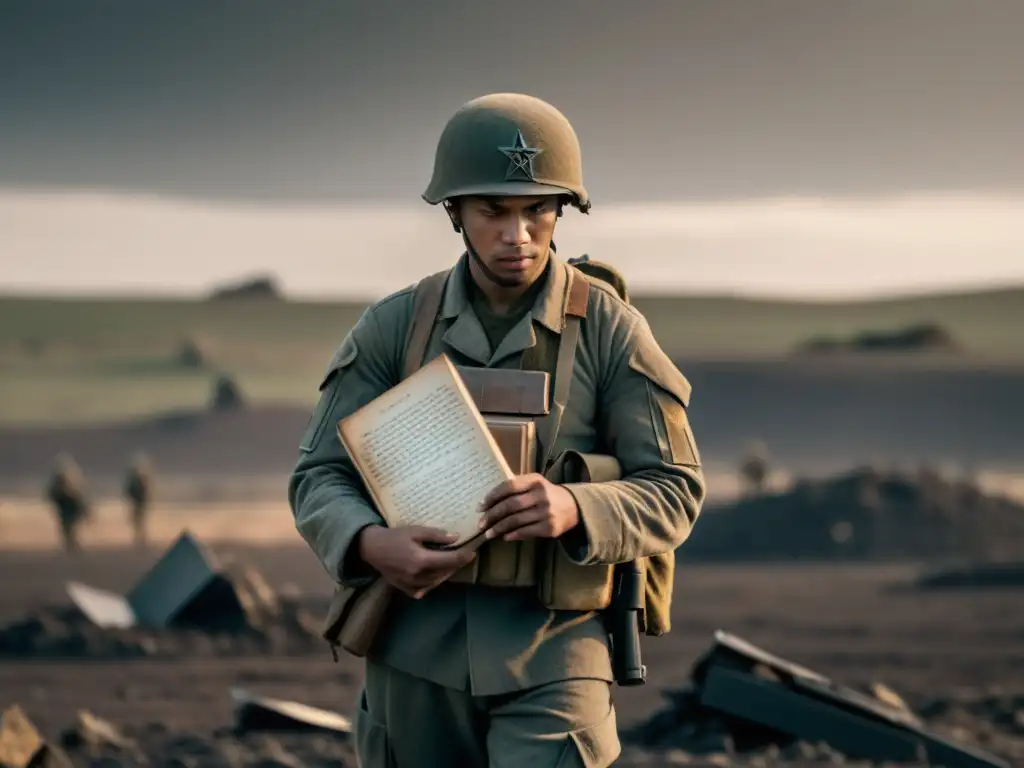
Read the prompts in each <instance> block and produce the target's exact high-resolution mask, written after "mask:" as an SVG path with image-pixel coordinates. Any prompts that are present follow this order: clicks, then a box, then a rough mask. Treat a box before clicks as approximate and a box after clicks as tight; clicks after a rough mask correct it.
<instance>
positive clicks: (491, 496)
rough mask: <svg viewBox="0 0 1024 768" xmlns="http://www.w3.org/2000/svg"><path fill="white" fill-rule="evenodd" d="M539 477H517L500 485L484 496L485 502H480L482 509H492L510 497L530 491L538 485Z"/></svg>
mask: <svg viewBox="0 0 1024 768" xmlns="http://www.w3.org/2000/svg"><path fill="white" fill-rule="evenodd" d="M537 477H538V475H516V476H515V477H513V478H512V479H511V480H506V481H504V482H502V483H499V484H498V485H496V486H495V487H494V488H492V489H491V491H490V493H488V494H487V495H486V496H484V500H483V501H482V502H480V508H481V509H483V510H487V509H490V508H491V507H493V506H494V505H495V504H497V503H498V502H499V501H501V500H502V499H504V498H506V497H508V496H513V495H515V494H518V493H523V492H525V491H528V490H529V489H530V488H532V487H533V486H534V485H536V484H537Z"/></svg>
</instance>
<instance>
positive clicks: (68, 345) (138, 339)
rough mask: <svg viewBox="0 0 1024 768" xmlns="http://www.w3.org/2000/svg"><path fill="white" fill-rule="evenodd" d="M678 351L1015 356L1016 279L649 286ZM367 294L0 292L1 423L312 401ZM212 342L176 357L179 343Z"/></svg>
mask: <svg viewBox="0 0 1024 768" xmlns="http://www.w3.org/2000/svg"><path fill="white" fill-rule="evenodd" d="M635 303H636V305H637V307H638V308H639V309H640V310H641V311H642V312H644V314H645V315H646V316H647V318H648V320H649V321H650V323H651V326H652V328H653V329H654V333H655V335H656V336H657V338H658V340H659V341H660V343H661V344H662V346H663V347H664V348H665V350H666V351H667V352H668V353H669V354H670V355H672V356H673V357H675V358H677V359H686V358H688V359H709V358H710V359H729V360H750V359H765V358H778V357H781V356H786V355H789V354H791V352H792V350H793V348H794V347H795V346H796V345H797V344H799V343H800V342H802V341H804V340H806V339H807V338H809V337H811V336H817V335H822V334H824V335H838V336H848V335H851V334H853V333H856V332H859V331H862V330H866V329H878V330H891V329H896V328H899V327H902V326H905V325H909V324H913V323H921V322H934V323H939V324H941V325H942V326H944V327H945V328H946V329H948V330H949V331H950V332H951V333H952V334H953V336H954V337H955V338H956V339H957V340H958V341H959V342H960V343H961V344H962V345H963V347H964V348H965V350H966V353H965V354H964V355H963V356H962V358H960V359H961V360H962V361H963V364H973V363H978V364H982V363H984V364H990V363H997V362H998V363H1004V362H1005V363H1022V362H1024V289H1014V290H1002V291H993V292H987V293H968V294H959V295H939V296H929V297H921V298H912V299H894V300H885V301H870V302H855V303H841V304H840V303H822V304H812V303H798V302H780V301H759V300H746V299H733V298H716V297H685V298H661V297H659V298H644V297H638V298H637V299H636V301H635ZM363 307H364V305H362V304H345V303H305V302H275V301H270V300H251V301H239V302H209V301H205V300H199V299H197V300H137V301H136V300H110V299H96V300H82V299H40V298H19V297H0V393H2V396H0V424H8V425H9V424H28V423H56V422H64V423H68V422H82V421H93V420H103V419H110V418H123V417H127V416H133V415H138V414H145V413H151V412H153V411H157V410H164V409H169V408H177V407H183V406H198V405H202V404H204V403H205V402H206V401H207V399H208V397H209V394H210V391H211V384H212V381H213V379H214V377H215V376H216V375H217V374H218V373H219V372H225V373H229V374H231V375H233V376H235V377H236V378H237V380H238V381H239V382H240V384H241V386H242V388H243V390H244V391H245V392H246V394H248V395H249V396H250V397H252V398H253V399H258V400H275V401H287V402H294V403H299V404H310V403H312V402H313V401H314V400H315V397H316V383H317V381H316V380H317V377H318V376H319V374H320V373H321V371H322V369H323V366H324V365H325V363H326V362H327V360H328V359H329V357H330V354H331V352H332V351H333V349H334V348H335V346H336V345H337V344H338V343H339V341H340V340H341V339H342V337H343V336H344V335H345V333H346V331H347V330H348V329H349V328H350V327H351V326H352V324H353V323H354V322H355V320H356V319H357V317H358V316H359V313H360V312H361V311H362V309H363ZM189 339H199V340H200V341H201V343H202V344H203V345H205V348H206V349H207V350H208V353H209V354H208V362H207V364H206V365H204V366H203V367H200V368H190V367H187V366H185V365H183V364H182V363H181V361H180V359H179V356H180V350H181V347H182V345H183V344H184V343H185V342H186V340H189Z"/></svg>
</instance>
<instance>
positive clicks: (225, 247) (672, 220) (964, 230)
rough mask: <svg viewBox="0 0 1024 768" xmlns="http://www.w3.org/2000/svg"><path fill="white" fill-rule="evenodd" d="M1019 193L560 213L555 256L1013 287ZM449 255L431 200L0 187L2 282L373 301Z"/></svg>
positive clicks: (451, 239) (704, 286) (671, 270)
mask: <svg viewBox="0 0 1024 768" xmlns="http://www.w3.org/2000/svg"><path fill="white" fill-rule="evenodd" d="M1021 220H1024V196H1022V197H1009V196H1005V197H996V196H991V197H989V196H968V195H958V196H948V195H945V196H944V195H917V196H904V197H891V198H881V199H861V200H854V201H847V200H825V199H808V198H767V199H757V200H741V201H726V202H720V203H677V204H669V203H656V204H642V203H637V204H628V205H615V206H605V207H595V209H594V210H593V212H592V213H591V215H590V216H586V217H584V216H579V215H578V214H576V213H575V211H572V210H570V211H568V212H567V213H566V216H565V218H564V219H563V220H562V222H561V223H560V224H559V230H558V234H557V237H556V241H557V243H558V249H559V252H560V254H562V255H563V256H571V255H577V254H579V253H589V254H591V255H592V256H593V257H594V258H599V259H602V260H607V261H609V262H612V263H613V264H615V265H616V266H617V267H618V268H620V269H621V270H622V271H623V273H624V274H625V275H626V277H627V279H628V280H629V281H630V284H631V286H633V287H634V290H635V291H637V292H659V293H667V292H679V291H685V292H729V293H742V294H760V295H767V296H791V297H803V298H844V297H856V296H864V295H871V294H877V293H880V292H881V293H903V292H919V291H925V290H932V289H941V288H950V287H959V286H973V285H992V284H1000V283H1009V282H1024V258H1021V254H1022V253H1024V230H1022V229H1021V228H1020V227H1019V222H1020V221H1021ZM460 249H461V241H460V239H459V238H458V237H457V236H456V235H455V234H454V233H453V232H452V230H451V227H450V225H449V224H448V221H447V219H446V218H445V216H444V214H443V213H442V212H441V211H440V210H438V209H436V208H431V207H429V206H427V205H425V204H424V205H414V206H402V205H378V204H374V205H366V206H358V205H350V204H337V205H326V204H325V205H297V204H296V205H279V204H274V205H271V204H266V205H262V204H212V203H201V202H192V201H185V200H180V199H176V198H161V197H155V196H141V195H127V194H106V193H91V192H68V193H57V192H48V191H47V192H41V191H38V190H31V189H7V190H3V191H0V253H4V254H5V255H9V256H7V257H5V258H4V259H3V260H2V261H0V289H2V290H4V291H8V292H10V291H30V292H35V293H39V292H46V293H69V292H70V293H96V292H100V293H107V294H114V293H122V294H123V293H135V292H140V291H141V292H146V293H164V294H187V293H195V292H198V291H205V290H206V289H208V288H209V287H210V286H211V285H212V284H214V283H216V282H218V281H222V280H228V279H235V278H236V277H238V276H240V275H242V274H246V273H256V272H273V273H275V274H277V275H278V276H279V278H280V280H281V282H282V285H283V286H284V288H285V290H287V291H288V292H289V293H291V294H292V295H296V296H300V295H301V296H311V297H312V296H323V297H326V296H334V297H353V298H372V297H377V296H382V295H386V294H388V293H390V292H392V291H394V290H397V289H399V288H401V287H403V286H405V285H407V284H409V283H411V282H413V281H414V280H416V279H417V278H419V277H421V276H422V275H425V274H427V273H429V272H431V271H434V270H436V269H440V268H443V267H444V266H445V265H447V264H449V263H451V261H453V260H454V259H455V258H456V257H457V256H458V254H459V252H460Z"/></svg>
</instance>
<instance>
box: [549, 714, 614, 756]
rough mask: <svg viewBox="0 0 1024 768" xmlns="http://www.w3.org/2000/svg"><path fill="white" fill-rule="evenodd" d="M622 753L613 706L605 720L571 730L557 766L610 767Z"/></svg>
mask: <svg viewBox="0 0 1024 768" xmlns="http://www.w3.org/2000/svg"><path fill="white" fill-rule="evenodd" d="M621 753H622V745H621V744H620V743H619V729H618V725H617V723H616V719H615V708H614V707H612V708H611V709H610V710H609V711H608V714H607V715H606V716H605V718H604V720H600V721H598V722H597V723H594V725H588V726H587V727H586V728H580V729H578V730H575V731H570V732H569V736H568V740H567V741H566V744H565V749H564V750H563V751H562V756H561V757H560V758H559V760H558V765H557V766H556V768H608V766H610V765H611V764H612V763H614V762H615V761H616V760H617V759H618V757H619V755H620V754H621Z"/></svg>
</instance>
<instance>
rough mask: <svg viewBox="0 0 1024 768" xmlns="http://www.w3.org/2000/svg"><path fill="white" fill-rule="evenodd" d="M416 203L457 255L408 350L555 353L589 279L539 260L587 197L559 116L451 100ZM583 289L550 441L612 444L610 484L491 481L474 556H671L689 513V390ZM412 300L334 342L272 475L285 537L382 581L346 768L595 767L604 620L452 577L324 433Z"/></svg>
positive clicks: (401, 299)
mask: <svg viewBox="0 0 1024 768" xmlns="http://www.w3.org/2000/svg"><path fill="white" fill-rule="evenodd" d="M423 198H424V199H425V200H426V201H427V202H428V203H430V204H432V205H436V204H442V205H443V206H444V208H445V210H446V211H447V214H448V216H449V217H450V220H451V223H452V225H453V226H454V228H455V231H456V232H457V233H460V234H461V235H462V240H463V245H464V247H465V250H464V252H463V253H462V255H461V256H460V258H459V259H458V261H457V262H456V263H455V265H454V266H453V267H452V269H451V270H450V272H448V274H447V277H446V282H445V285H444V294H443V300H442V302H441V304H440V309H439V312H438V313H437V316H436V317H435V318H434V324H433V327H432V328H431V329H430V336H429V341H428V345H427V348H426V355H425V359H426V360H429V359H432V358H433V357H435V356H436V355H438V354H440V353H442V352H443V353H445V354H447V355H448V356H449V357H450V358H451V359H452V361H453V362H454V363H455V364H457V365H465V366H484V367H489V368H497V369H502V368H504V369H511V368H520V367H525V362H524V361H525V360H526V359H527V358H528V357H529V356H530V355H531V354H535V353H536V351H537V350H538V348H540V347H542V346H543V345H544V344H551V343H554V344H558V342H559V335H560V334H561V333H562V331H563V328H564V319H565V312H566V311H567V310H566V306H567V304H568V296H569V294H570V287H571V285H572V280H573V279H584V278H582V277H581V273H579V272H578V271H577V270H576V268H575V267H572V266H570V265H568V264H567V263H566V262H564V261H561V260H560V259H559V258H558V256H557V255H556V254H555V248H554V244H553V243H552V235H553V233H554V229H555V224H556V222H557V220H558V218H559V217H560V216H561V215H562V211H563V208H564V207H565V206H567V205H571V206H574V207H575V208H577V209H578V210H580V211H581V212H584V213H586V212H587V211H588V210H589V208H590V199H589V197H588V195H587V191H586V190H585V189H584V187H583V183H582V172H581V155H580V147H579V143H578V140H577V136H576V134H575V132H574V131H573V128H572V127H571V125H570V124H569V122H568V121H567V120H566V118H565V117H564V116H563V115H562V113H561V112H559V111H558V110H557V109H555V108H554V107H553V106H551V105H550V104H547V103H546V102H544V101H541V100H539V99H536V98H533V97H531V96H526V95H521V94H492V95H488V96H484V97H481V98H478V99H474V100H473V101H470V102H468V103H467V104H465V105H464V106H463V107H462V108H460V109H459V110H458V111H457V112H456V113H455V115H454V116H453V117H452V118H451V119H450V120H449V121H448V123H447V125H446V127H445V128H444V130H443V132H442V135H441V137H440V141H439V143H438V146H437V150H436V155H435V161H434V170H433V178H432V179H431V180H430V183H429V186H428V187H427V190H426V192H425V193H424V194H423ZM591 288H592V290H591V291H590V294H589V301H588V303H587V304H586V310H585V315H584V316H583V317H582V321H581V322H580V323H579V325H578V326H574V327H578V328H579V331H578V333H579V336H578V343H577V344H576V347H575V350H576V352H575V364H574V368H573V373H572V376H571V379H570V382H569V396H568V400H567V405H566V407H565V409H564V412H562V418H561V427H560V431H559V432H558V433H557V437H556V438H555V440H554V445H553V452H552V451H550V450H549V451H548V452H547V453H548V454H549V455H554V454H557V453H559V452H561V451H564V450H566V449H576V450H578V451H581V452H588V451H589V452H598V451H602V452H604V453H608V454H612V455H614V457H616V458H617V459H618V461H619V462H620V463H621V467H622V479H621V480H619V481H616V482H606V483H579V484H575V485H571V486H569V485H557V484H554V483H552V482H550V481H549V480H548V479H547V478H545V477H544V476H543V475H542V474H540V473H533V474H526V475H520V476H517V477H516V478H515V479H514V480H512V481H509V482H506V483H503V484H502V485H501V486H499V487H498V488H496V489H494V491H492V493H491V494H490V496H489V498H487V499H485V506H484V508H483V515H484V518H485V520H486V524H487V525H489V526H492V528H491V533H490V534H489V535H490V536H492V537H493V538H492V539H491V540H490V541H489V542H488V543H487V544H485V545H484V547H483V548H481V550H480V551H479V553H478V554H479V561H480V562H486V557H487V555H486V552H485V551H486V550H487V548H488V547H493V546H498V545H499V544H500V545H503V546H519V545H522V546H526V545H527V544H530V545H534V546H538V547H540V546H551V547H560V548H562V549H563V550H564V551H565V552H566V553H568V555H569V557H570V558H571V559H572V560H573V562H574V563H578V564H580V565H582V566H586V565H590V564H595V565H596V564H613V563H619V562H625V561H630V560H634V559H637V558H642V557H647V556H650V555H653V554H656V553H670V552H672V551H673V550H674V549H675V548H676V547H677V546H678V545H679V544H680V543H681V542H683V541H684V540H685V539H686V538H687V536H688V535H689V533H690V530H691V528H692V526H693V524H694V522H695V520H696V518H697V515H698V513H699V510H700V508H701V505H702V503H703V499H704V495H705V489H704V477H703V473H702V470H701V466H700V459H699V455H698V452H697V449H696V446H695V443H694V439H693V434H692V432H691V430H690V427H689V422H688V419H687V412H686V408H687V405H688V403H689V394H690V386H689V384H688V382H687V381H686V379H685V378H684V377H683V375H682V374H681V373H680V372H679V371H678V370H677V369H676V368H675V366H674V365H673V364H672V363H671V361H670V360H669V359H668V357H667V356H666V355H665V354H664V352H663V351H662V350H661V349H660V348H659V347H658V345H657V343H656V342H655V340H654V337H653V335H652V333H651V330H650V328H649V326H648V324H647V322H646V321H645V319H644V318H643V316H642V315H641V314H640V313H639V312H637V311H636V310H635V309H633V308H632V307H630V306H629V305H628V304H627V303H626V302H625V301H623V300H622V299H620V298H619V296H617V295H616V294H615V292H614V291H613V290H612V289H610V288H609V287H608V286H606V285H603V284H601V283H599V282H598V281H596V280H595V281H593V284H592V285H591ZM416 295H417V292H416V286H410V287H408V288H406V289H404V290H401V291H398V292H397V293H394V294H392V295H391V296H389V297H387V298H385V299H382V300H381V301H378V302H376V303H375V304H373V305H371V306H370V307H369V308H368V309H367V310H366V312H365V313H364V314H363V315H362V317H361V318H360V320H359V321H358V322H357V323H356V325H355V327H354V328H353V329H352V330H351V331H350V333H349V335H348V336H347V337H346V338H345V339H344V340H343V342H342V343H341V345H340V347H339V349H338V351H337V352H336V353H335V355H334V357H333V359H332V360H331V362H330V363H329V365H328V367H327V370H326V373H325V375H324V377H323V379H322V381H321V383H320V391H321V397H320V401H319V403H318V405H317V407H316V409H315V410H314V412H313V414H312V416H311V418H310V422H309V425H308V427H307V429H306V432H305V434H304V436H303V438H302V441H301V446H300V457H299V459H298V463H297V465H296V467H295V469H294V472H293V475H292V477H291V480H290V483H289V500H290V503H291V507H292V511H293V513H294V516H295V522H296V527H297V529H298V531H299V532H300V533H301V535H302V536H303V537H304V539H305V540H306V541H307V542H308V544H309V546H310V547H311V549H312V550H313V551H314V552H315V553H316V555H317V557H318V558H319V559H320V561H321V562H322V564H323V566H324V567H325V568H326V570H327V571H328V573H330V575H331V576H332V578H334V579H335V581H336V582H338V583H339V584H343V585H359V584H367V583H370V582H372V581H373V580H374V579H375V578H377V577H381V578H383V579H384V580H386V581H387V582H388V583H390V584H391V585H393V586H394V587H395V588H396V590H395V593H396V598H395V600H394V601H393V603H392V604H391V606H390V608H389V613H388V615H387V621H386V623H385V624H384V625H383V626H382V627H381V631H380V633H379V635H378V636H377V638H376V640H375V642H374V644H373V646H372V647H371V649H370V651H369V652H368V654H367V656H366V676H365V682H364V687H363V690H362V691H361V693H360V697H359V702H358V705H357V708H356V716H355V730H356V736H355V741H356V748H357V751H358V754H359V758H360V761H361V765H363V766H367V767H368V768H376V767H377V766H380V767H381V768H383V766H385V765H387V766H398V767H399V768H405V767H406V766H409V767H411V766H426V765H431V766H433V765H438V766H440V765H445V766H448V765H450V766H455V765H458V766H517V767H518V766H524V765H529V766H533V767H534V768H543V767H546V766H551V767H552V768H553V767H554V766H556V765H558V766H607V765H610V764H611V763H612V762H613V761H614V760H615V759H616V758H617V757H618V755H619V753H620V749H621V748H620V744H619V740H618V734H617V727H616V718H615V711H614V708H613V706H612V697H611V683H612V682H613V675H612V666H611V662H610V658H609V642H608V635H607V633H606V631H605V629H604V627H603V625H602V620H601V616H600V615H599V614H598V613H597V612H595V611H549V610H548V609H546V608H545V607H544V605H543V604H542V603H541V601H540V599H539V597H538V590H537V589H535V588H529V587H520V586H514V587H513V586H510V587H495V586H489V585H485V584H482V583H462V582H459V583H455V582H454V581H453V580H450V579H451V577H452V575H453V574H455V573H456V572H459V571H461V569H463V568H465V567H467V565H468V564H469V563H470V562H471V561H473V558H474V555H472V554H466V553H465V552H462V551H447V552H445V551H439V550H437V549H436V548H431V547H430V546H429V545H431V544H436V543H438V542H441V543H443V542H446V541H449V540H450V539H449V538H448V537H447V534H446V533H445V532H444V531H438V530H434V529H428V528H419V527H409V528H393V529H392V528H388V527H386V526H385V525H384V520H383V518H382V517H381V516H380V515H379V514H378V512H377V511H376V510H375V508H374V506H373V505H372V503H371V502H370V501H369V499H368V497H367V496H366V494H365V491H364V490H363V484H362V482H361V480H360V478H359V475H358V473H357V471H356V470H355V469H354V467H353V465H352V463H351V462H350V460H349V459H348V457H347V455H346V453H345V451H344V449H343V447H342V446H341V445H340V443H339V440H338V438H337V436H336V430H335V429H334V425H336V424H337V422H338V421H339V420H340V419H341V418H343V417H345V416H347V415H349V414H351V413H352V412H354V411H355V410H356V409H358V408H359V407H360V406H362V405H364V404H365V403H367V402H369V401H370V400H371V399H373V398H374V397H376V396H378V395H380V394H382V393H383V392H385V391H386V390H388V389H389V388H391V387H392V386H394V385H396V384H398V383H399V381H400V379H401V375H402V373H401V372H402V361H403V355H404V353H405V350H406V339H407V334H408V332H409V328H410V325H411V323H412V320H413V315H414V311H415V308H414V300H415V297H416ZM553 388H554V389H555V391H556V392H557V391H558V389H559V387H558V382H557V380H556V381H555V382H554V387H553ZM549 448H550V447H549ZM507 542H515V544H514V545H511V544H507ZM553 614H557V615H553ZM523 659H526V661H525V662H523V661H522V660H523ZM517 660H518V661H519V662H521V663H517Z"/></svg>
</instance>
